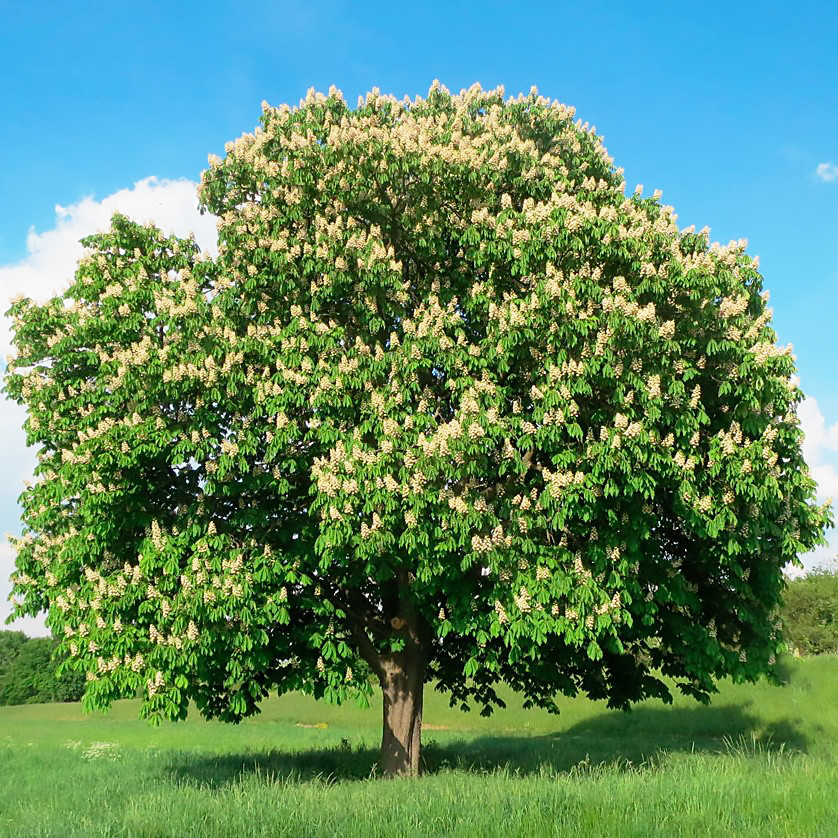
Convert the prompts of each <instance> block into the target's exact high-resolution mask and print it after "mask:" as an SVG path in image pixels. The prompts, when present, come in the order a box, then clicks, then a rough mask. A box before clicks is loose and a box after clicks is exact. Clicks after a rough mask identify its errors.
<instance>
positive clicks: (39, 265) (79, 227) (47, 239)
mask: <svg viewBox="0 0 838 838" xmlns="http://www.w3.org/2000/svg"><path fill="white" fill-rule="evenodd" d="M196 188H197V187H196V184H194V183H193V182H192V181H189V180H160V179H158V178H156V177H148V178H145V179H144V180H141V181H138V182H137V183H135V184H134V186H132V187H131V188H130V189H121V190H120V191H119V192H115V193H114V194H113V195H108V197H106V198H104V199H102V200H101V201H96V200H94V199H93V198H83V199H82V200H81V201H79V202H78V203H76V204H72V205H71V206H69V207H62V206H56V208H55V226H54V227H53V228H52V229H51V230H47V231H46V232H44V233H39V232H37V231H35V230H34V229H33V230H31V231H30V232H29V235H28V237H27V240H26V251H27V253H26V257H25V258H24V259H23V260H22V261H21V262H19V263H18V264H16V265H7V266H4V267H0V305H2V308H1V309H0V311H6V309H8V307H9V300H10V299H11V298H12V297H14V296H15V295H16V294H25V295H26V296H27V297H31V298H32V299H34V300H37V301H39V302H42V301H44V300H46V299H48V298H49V297H52V296H54V295H55V294H57V293H60V292H61V291H63V290H64V289H65V288H66V287H67V285H68V284H69V282H70V280H71V279H72V278H73V274H74V273H75V269H76V262H77V261H78V260H79V258H80V257H81V255H82V251H83V248H82V246H81V244H80V242H79V240H80V239H82V238H84V237H85V236H89V235H91V234H92V233H96V232H100V231H103V230H107V229H108V227H109V226H110V220H111V216H112V215H113V214H114V213H115V212H120V213H122V214H123V215H127V216H128V217H129V218H133V219H134V220H135V221H138V222H140V223H144V222H146V221H153V222H154V223H155V224H157V226H158V227H160V228H161V229H162V230H164V231H165V232H167V233H175V234H176V235H179V236H187V235H188V234H189V233H190V232H194V233H195V238H196V239H197V241H198V244H199V245H200V246H201V247H202V248H204V249H208V250H210V251H211V252H214V251H215V243H216V229H215V217H214V216H212V215H209V214H206V215H201V214H200V213H199V212H198V198H197V194H196ZM9 339H10V333H9V323H8V320H7V319H6V318H4V319H3V324H2V331H0V357H5V356H6V355H7V354H8V353H9Z"/></svg>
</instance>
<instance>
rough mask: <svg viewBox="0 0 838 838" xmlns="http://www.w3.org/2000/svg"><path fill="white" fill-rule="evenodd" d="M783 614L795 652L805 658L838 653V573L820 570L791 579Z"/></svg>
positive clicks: (791, 645) (832, 570) (788, 640)
mask: <svg viewBox="0 0 838 838" xmlns="http://www.w3.org/2000/svg"><path fill="white" fill-rule="evenodd" d="M781 614H782V619H783V634H784V636H785V639H786V642H787V643H788V645H789V647H790V648H791V649H792V650H797V651H798V652H800V653H801V654H804V655H823V654H833V655H834V654H836V653H838V571H836V570H835V569H834V567H833V568H830V567H820V568H817V569H815V570H813V571H811V572H810V573H808V574H807V575H806V576H802V577H800V578H798V579H792V580H790V581H789V583H788V587H787V588H786V592H785V594H784V596H783V607H782V610H781Z"/></svg>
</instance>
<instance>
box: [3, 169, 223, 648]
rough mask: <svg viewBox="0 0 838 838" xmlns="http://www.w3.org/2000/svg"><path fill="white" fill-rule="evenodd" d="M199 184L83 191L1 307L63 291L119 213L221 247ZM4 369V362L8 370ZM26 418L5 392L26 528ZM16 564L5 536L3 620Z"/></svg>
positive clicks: (33, 249) (37, 242) (7, 465)
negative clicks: (91, 243)
mask: <svg viewBox="0 0 838 838" xmlns="http://www.w3.org/2000/svg"><path fill="white" fill-rule="evenodd" d="M196 188H197V185H196V184H195V183H193V182H191V181H189V180H163V179H158V178H156V177H148V178H145V179H144V180H141V181H139V182H137V183H135V184H134V185H133V186H132V187H131V188H130V189H121V190H120V191H118V192H115V193H114V194H113V195H108V196H107V197H106V198H103V199H102V200H101V201H96V200H94V199H93V198H83V199H82V200H80V201H79V202H78V203H75V204H72V205H71V206H68V207H62V206H56V208H55V226H54V227H53V228H52V229H50V230H47V231H45V232H37V231H35V230H31V231H30V233H29V235H28V237H27V241H26V257H25V258H24V259H23V260H22V261H20V262H18V263H17V264H14V265H5V266H0V313H2V312H4V311H6V310H7V309H8V308H9V302H10V300H11V298H12V297H14V296H16V295H17V294H24V295H26V296H27V297H31V298H33V299H35V300H37V301H39V302H43V301H44V300H46V299H48V298H49V297H52V296H54V295H55V294H57V293H60V292H61V291H63V290H64V289H65V288H66V287H67V285H68V284H69V282H70V280H71V279H72V277H73V275H74V273H75V268H76V262H77V261H78V260H79V258H80V257H81V255H82V250H83V248H82V246H81V244H80V243H79V240H80V239H82V238H84V237H85V236H89V235H91V234H92V233H96V232H100V231H103V230H106V229H108V227H109V226H110V219H111V216H112V215H113V214H114V213H115V212H120V213H122V214H123V215H127V216H128V217H129V218H132V219H134V220H135V221H137V222H140V223H144V222H146V221H153V222H154V223H155V224H156V225H157V226H158V227H160V228H161V229H162V230H164V231H165V232H167V233H174V234H176V235H179V236H187V235H188V234H189V233H192V232H194V234H195V238H196V240H197V241H198V244H199V245H200V246H201V247H202V248H203V249H205V250H209V251H210V252H212V253H215V250H216V229H215V218H214V216H211V215H209V214H207V215H203V216H202V215H201V214H200V213H199V212H198V198H197V194H196ZM10 325H11V324H10V323H9V321H8V319H7V318H5V317H4V318H2V320H0V359H3V358H5V356H6V355H7V354H9V353H10V351H11V331H10ZM4 368H5V364H4V363H2V361H0V371H2V370H3V369H4ZM23 420H24V412H23V410H22V409H21V408H19V407H18V406H17V405H14V404H12V403H11V402H9V401H7V400H5V399H4V398H3V397H2V396H0V462H2V463H3V467H4V478H5V479H4V480H3V481H0V533H3V532H4V531H5V530H15V531H17V530H18V528H19V526H18V523H17V522H18V517H19V513H18V509H17V496H18V495H19V494H20V492H21V491H22V489H23V481H24V480H25V479H28V478H29V477H31V475H32V469H33V467H34V464H35V457H34V453H33V452H32V451H31V450H30V449H27V447H26V440H25V436H24V434H23V430H22V429H21V426H22V424H23ZM13 566H14V559H13V555H12V548H11V546H10V545H9V543H8V542H7V541H5V540H3V541H0V624H2V621H3V620H4V619H5V618H6V616H7V615H8V614H9V611H10V609H9V604H8V602H7V599H6V597H7V595H8V593H9V589H10V585H9V583H8V578H9V574H10V573H11V571H12V569H13ZM13 628H19V629H22V630H24V631H27V632H28V633H29V634H45V633H47V632H46V629H45V628H44V626H43V622H42V621H41V620H23V621H16V622H15V624H14V625H13Z"/></svg>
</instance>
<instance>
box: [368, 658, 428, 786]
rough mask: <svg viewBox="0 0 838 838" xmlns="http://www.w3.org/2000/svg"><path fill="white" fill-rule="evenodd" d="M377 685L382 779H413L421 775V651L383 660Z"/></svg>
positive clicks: (423, 672) (423, 665)
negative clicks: (380, 704) (381, 713)
mask: <svg viewBox="0 0 838 838" xmlns="http://www.w3.org/2000/svg"><path fill="white" fill-rule="evenodd" d="M379 681H380V682H381V693H382V698H383V705H384V725H383V729H382V734H381V755H380V757H379V766H380V768H381V771H382V773H383V774H384V776H385V777H416V776H418V775H419V773H420V772H421V764H420V756H421V747H422V698H423V692H424V686H425V657H424V654H423V653H422V650H421V649H417V648H412V649H411V648H407V649H405V650H404V651H402V652H398V653H395V654H392V655H386V656H382V657H381V672H380V674H379Z"/></svg>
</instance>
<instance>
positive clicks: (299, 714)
mask: <svg viewBox="0 0 838 838" xmlns="http://www.w3.org/2000/svg"><path fill="white" fill-rule="evenodd" d="M784 671H785V675H784V678H785V681H786V683H785V684H784V686H781V687H778V686H772V685H770V684H767V683H759V684H754V685H733V684H730V683H722V684H721V685H720V693H719V695H717V696H716V697H715V698H714V701H713V702H712V704H711V705H709V706H701V705H697V704H695V703H694V702H692V701H690V700H687V699H679V698H677V697H676V699H675V702H674V704H673V705H671V706H665V705H662V704H660V703H657V702H656V703H651V702H649V703H645V704H641V705H638V706H637V707H636V708H635V709H634V710H633V711H632V712H630V713H622V712H619V711H609V710H607V709H605V708H604V706H602V705H601V704H597V703H593V702H590V701H588V700H586V699H583V698H577V699H572V700H563V701H562V704H561V706H562V713H561V715H560V716H551V715H549V714H547V713H544V712H541V711H537V710H523V709H522V708H521V706H520V702H519V701H518V700H516V698H515V697H514V696H513V695H511V694H508V705H509V706H508V707H507V709H506V710H503V711H498V712H496V713H495V714H494V715H493V716H492V717H490V718H488V719H487V718H482V717H480V716H479V715H478V714H477V712H475V711H473V712H471V713H468V714H464V713H462V712H461V711H460V710H459V709H456V708H453V709H452V708H450V707H449V706H448V702H447V698H446V697H445V696H444V695H441V694H439V693H436V692H435V691H434V690H433V689H432V688H431V687H428V688H426V698H425V726H424V732H423V740H424V743H425V748H424V757H425V763H426V773H425V775H424V776H423V777H421V778H420V779H418V780H413V781H410V780H381V779H379V778H377V777H376V776H375V761H376V756H377V747H378V741H379V737H380V724H381V711H380V708H379V707H378V706H376V705H375V704H374V705H373V706H372V707H371V708H370V709H368V710H362V709H359V708H358V707H355V706H354V705H349V706H344V707H332V706H328V705H325V704H322V703H317V702H314V701H313V700H311V699H309V698H307V697H305V696H300V695H288V696H283V697H281V698H272V699H270V700H268V701H267V702H265V704H264V705H263V712H262V714H261V715H260V716H259V717H257V718H255V719H253V720H249V721H246V722H243V723H242V724H240V725H237V726H230V725H224V724H221V723H215V722H206V721H203V720H201V719H200V718H199V717H197V716H195V717H194V718H193V717H190V719H189V720H188V721H186V722H181V723H178V724H163V725H161V726H159V727H152V726H150V725H149V724H148V723H146V722H142V721H139V720H138V719H137V710H138V703H137V702H135V701H124V702H119V703H117V704H115V705H114V707H113V708H112V709H111V711H110V712H109V713H108V714H106V715H98V714H95V715H85V714H83V713H82V712H81V710H80V708H79V707H78V706H77V705H63V704H47V705H24V706H18V707H0V835H9V836H48V835H49V836H52V835H55V836H75V835H79V836H81V835H83V836H100V835H101V836H112V835H113V836H115V835H127V836H135V835H136V836H202V837H203V836H214V835H230V836H262V835H264V836H268V835H271V836H273V835H293V836H326V835H341V836H356V835H357V836H365V838H366V836H379V835H381V836H383V835H388V836H394V835H410V836H414V835H468V836H481V837H482V836H494V835H498V836H518V835H521V836H528V835H532V836H549V835H574V836H575V835H609V836H624V835H625V836H630V835H631V836H633V835H637V836H646V835H691V836H692V835H731V834H735V835H736V836H747V835H770V836H780V835H806V836H808V835H824V836H831V835H835V834H838V795H836V789H838V708H837V707H836V699H838V657H836V656H831V655H824V656H820V657H815V658H809V659H803V660H789V661H788V662H786V663H785V664H784Z"/></svg>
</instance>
